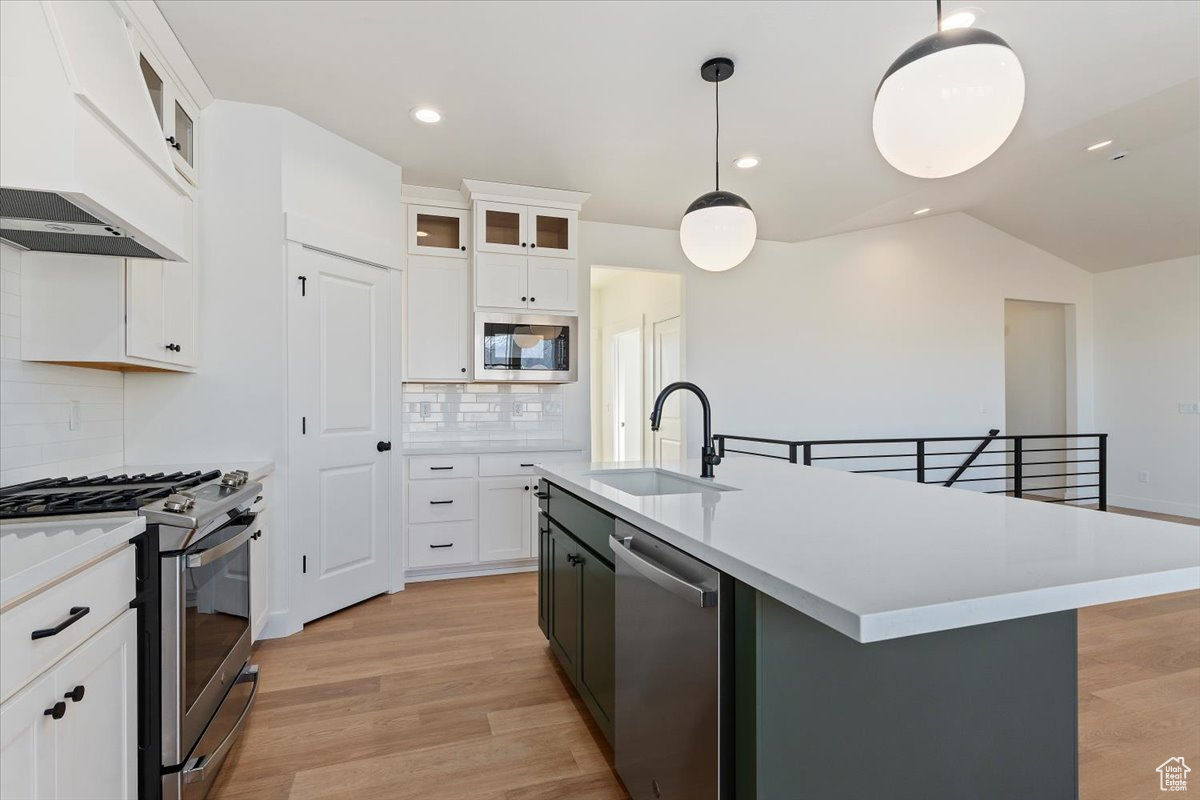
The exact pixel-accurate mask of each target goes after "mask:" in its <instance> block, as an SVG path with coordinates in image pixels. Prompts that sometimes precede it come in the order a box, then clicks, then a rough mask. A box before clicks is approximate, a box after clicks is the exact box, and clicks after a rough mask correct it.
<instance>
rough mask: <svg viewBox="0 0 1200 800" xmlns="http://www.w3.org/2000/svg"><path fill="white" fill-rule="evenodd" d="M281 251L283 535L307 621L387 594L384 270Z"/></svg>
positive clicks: (296, 248)
mask: <svg viewBox="0 0 1200 800" xmlns="http://www.w3.org/2000/svg"><path fill="white" fill-rule="evenodd" d="M288 248H289V249H288V270H289V273H290V278H291V281H290V293H289V302H288V364H289V369H288V382H289V399H288V408H289V420H288V422H289V425H290V429H291V434H290V437H289V439H290V443H291V457H290V459H289V469H290V473H291V478H290V480H291V483H292V486H293V491H292V492H291V496H292V498H293V503H294V505H293V514H292V519H293V520H294V522H293V523H292V525H291V528H292V530H293V531H294V532H295V534H296V542H297V544H298V546H299V548H300V550H299V553H298V554H297V555H298V558H297V561H298V562H299V563H297V564H296V568H298V569H300V571H301V581H300V586H301V591H300V592H299V595H298V606H299V608H300V611H301V615H302V617H303V619H304V620H305V621H307V620H310V619H315V618H317V617H320V616H324V615H325V614H328V613H330V612H333V611H337V610H338V609H340V608H345V607H346V606H348V605H351V604H353V603H357V602H359V601H360V600H364V599H366V598H368V597H372V596H374V595H377V594H380V593H382V592H384V591H386V590H387V588H388V583H387V579H388V567H387V565H388V552H387V531H388V530H389V527H390V526H389V517H388V495H387V491H388V484H389V480H388V478H389V468H390V461H391V459H390V456H391V453H390V452H380V450H379V449H378V448H377V445H378V444H379V443H380V442H390V441H391V431H390V422H389V416H390V415H389V409H388V399H389V397H390V380H389V363H390V361H391V359H390V353H389V350H388V347H389V341H388V336H387V331H388V319H387V316H388V299H387V272H386V270H384V269H381V268H376V267H372V266H368V265H366V264H363V263H360V262H357V261H351V260H349V259H344V258H339V257H337V256H334V255H331V254H329V253H323V252H319V251H316V250H309V249H307V248H304V247H302V246H300V245H297V244H290V245H289V246H288Z"/></svg>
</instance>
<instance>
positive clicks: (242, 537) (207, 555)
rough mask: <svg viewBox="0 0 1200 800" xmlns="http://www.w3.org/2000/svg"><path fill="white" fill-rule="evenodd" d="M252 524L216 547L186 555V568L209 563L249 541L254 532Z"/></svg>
mask: <svg viewBox="0 0 1200 800" xmlns="http://www.w3.org/2000/svg"><path fill="white" fill-rule="evenodd" d="M253 528H254V526H253V525H248V526H246V530H244V531H242V532H241V533H239V534H238V535H237V536H235V537H233V538H232V539H227V540H225V541H224V542H221V543H220V544H219V545H217V546H216V547H210V548H208V549H207V550H201V551H200V552H199V553H192V554H191V555H189V556H188V557H187V567H188V569H194V568H196V567H203V566H204V565H206V564H211V563H212V562H214V561H216V560H217V559H218V558H220V557H221V556H223V555H227V554H228V553H232V552H233V551H234V550H237V549H238V548H239V547H241V546H242V545H244V544H245V543H246V542H248V541H250V537H251V536H253V535H254V534H255V531H254V530H253Z"/></svg>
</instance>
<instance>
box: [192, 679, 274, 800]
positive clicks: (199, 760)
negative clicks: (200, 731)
mask: <svg viewBox="0 0 1200 800" xmlns="http://www.w3.org/2000/svg"><path fill="white" fill-rule="evenodd" d="M247 681H250V682H252V683H253V684H254V687H253V688H251V689H250V697H249V699H247V700H246V707H245V708H243V709H242V713H241V715H240V716H239V717H238V721H237V722H235V723H234V724H233V727H232V728H230V729H229V734H228V735H226V737H225V738H224V739H222V740H221V743H220V744H219V745H217V746H216V747H215V748H213V751H212V752H211V753H209V754H208V755H199V756H196V757H195V758H193V759H191V760H190V761H188V763H187V764H186V765H185V766H184V768H183V782H184V783H200V782H202V781H203V780H204V779H205V778H207V777H211V773H210V774H206V773H205V770H215V769H220V767H221V762H222V761H224V760H225V756H226V755H227V754H228V753H229V748H231V747H233V743H234V741H235V740H236V739H237V737H238V734H239V733H241V732H242V727H243V726H244V725H245V724H246V717H248V716H249V715H250V709H252V708H254V698H255V697H257V696H258V664H250V665H249V666H247V667H246V668H245V669H244V670H242V673H241V674H240V675H238V677H237V680H235V681H234V683H235V684H238V683H245V682H247Z"/></svg>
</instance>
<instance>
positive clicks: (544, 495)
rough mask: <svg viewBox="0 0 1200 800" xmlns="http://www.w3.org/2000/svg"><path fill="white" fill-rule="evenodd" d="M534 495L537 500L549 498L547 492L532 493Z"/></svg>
mask: <svg viewBox="0 0 1200 800" xmlns="http://www.w3.org/2000/svg"><path fill="white" fill-rule="evenodd" d="M534 497H536V498H537V499H538V500H549V499H550V493H549V492H537V493H536V494H534Z"/></svg>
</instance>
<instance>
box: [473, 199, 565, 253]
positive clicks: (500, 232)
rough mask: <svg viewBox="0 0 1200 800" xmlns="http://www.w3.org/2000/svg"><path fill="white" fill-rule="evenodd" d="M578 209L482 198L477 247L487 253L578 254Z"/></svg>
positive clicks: (477, 213)
mask: <svg viewBox="0 0 1200 800" xmlns="http://www.w3.org/2000/svg"><path fill="white" fill-rule="evenodd" d="M577 229H578V213H577V212H576V211H573V210H567V209H561V208H542V207H538V206H526V205H517V204H514V203H497V202H491V201H480V202H479V203H477V204H476V206H475V236H476V241H477V242H478V245H477V248H478V249H479V250H480V251H482V252H485V253H508V254H511V255H538V256H552V257H553V256H558V257H560V258H575V249H576V245H575V240H576V238H577Z"/></svg>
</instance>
